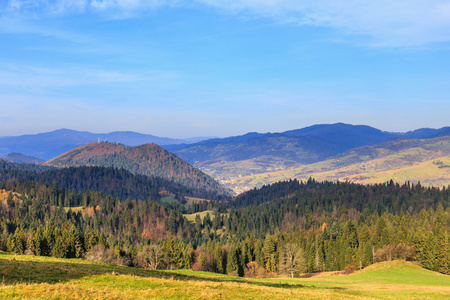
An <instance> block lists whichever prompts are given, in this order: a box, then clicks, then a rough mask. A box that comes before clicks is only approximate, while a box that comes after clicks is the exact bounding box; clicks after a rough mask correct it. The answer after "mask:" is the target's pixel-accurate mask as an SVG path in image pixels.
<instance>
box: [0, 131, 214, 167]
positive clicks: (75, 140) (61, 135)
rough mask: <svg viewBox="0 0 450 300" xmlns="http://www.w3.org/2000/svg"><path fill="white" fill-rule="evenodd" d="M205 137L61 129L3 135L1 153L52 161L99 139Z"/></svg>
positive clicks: (129, 141) (163, 141)
mask: <svg viewBox="0 0 450 300" xmlns="http://www.w3.org/2000/svg"><path fill="white" fill-rule="evenodd" d="M204 139H207V137H195V138H188V139H171V138H165V137H158V136H154V135H150V134H142V133H137V132H132V131H115V132H110V133H91V132H86V131H76V130H70V129H59V130H55V131H52V132H46V133H39V134H30V135H21V136H6V137H0V156H5V155H7V154H9V153H12V152H16V153H20V154H24V155H27V156H32V157H36V158H41V159H44V160H50V159H52V158H54V157H56V156H58V155H60V154H62V153H64V152H67V151H69V150H72V149H74V148H76V147H79V146H82V145H86V144H88V143H92V142H97V141H99V140H100V141H108V142H113V143H120V144H124V145H126V146H138V145H142V144H148V143H156V144H158V145H168V144H181V143H185V144H189V143H195V142H199V141H201V140H204ZM6 159H7V158H6Z"/></svg>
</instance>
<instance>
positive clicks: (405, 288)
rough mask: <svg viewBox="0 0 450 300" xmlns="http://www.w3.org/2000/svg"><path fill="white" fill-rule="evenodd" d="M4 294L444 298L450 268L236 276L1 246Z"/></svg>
mask: <svg viewBox="0 0 450 300" xmlns="http://www.w3.org/2000/svg"><path fill="white" fill-rule="evenodd" d="M0 262H1V263H0V274H1V275H2V276H3V282H2V288H1V290H0V297H1V298H3V299H25V298H26V299H29V298H33V299H50V298H51V299H56V298H58V299H80V298H83V299H99V298H110V299H168V298H174V299H243V298H245V299H448V297H449V295H450V280H449V276H448V275H443V274H438V273H435V272H432V271H429V270H425V269H423V268H421V267H420V266H418V265H416V264H414V263H411V262H406V261H391V262H383V263H379V264H375V265H372V266H370V267H367V268H366V269H363V270H362V271H357V272H355V273H353V274H351V275H347V276H345V275H342V274H340V273H336V272H325V273H319V274H315V275H314V276H305V277H304V278H296V279H289V278H286V277H279V278H239V277H235V276H228V275H220V274H214V273H208V272H196V271H191V270H174V271H152V270H147V269H138V268H130V267H124V266H118V265H112V264H105V263H92V262H87V261H83V260H80V259H57V258H50V257H34V256H25V255H11V254H8V253H0Z"/></svg>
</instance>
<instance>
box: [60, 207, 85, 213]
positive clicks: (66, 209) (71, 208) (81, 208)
mask: <svg viewBox="0 0 450 300" xmlns="http://www.w3.org/2000/svg"><path fill="white" fill-rule="evenodd" d="M64 210H65V211H66V212H68V211H69V210H72V212H74V213H78V212H79V211H82V210H83V206H78V207H64Z"/></svg>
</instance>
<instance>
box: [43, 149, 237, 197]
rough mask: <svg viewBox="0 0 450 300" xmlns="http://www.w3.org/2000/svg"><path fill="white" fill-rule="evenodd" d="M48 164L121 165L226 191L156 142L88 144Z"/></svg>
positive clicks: (178, 181) (140, 171) (137, 173)
mask: <svg viewBox="0 0 450 300" xmlns="http://www.w3.org/2000/svg"><path fill="white" fill-rule="evenodd" d="M46 165H49V166H56V167H69V166H103V167H115V168H123V169H125V170H128V171H130V172H131V173H133V174H136V175H145V176H156V177H161V178H165V179H168V180H171V181H174V182H176V183H178V184H181V185H183V186H186V187H188V188H195V189H201V190H205V191H208V192H210V193H216V194H218V195H219V194H223V195H226V194H229V191H228V190H227V189H226V188H224V187H223V186H221V185H220V183H218V182H217V181H215V180H214V179H213V178H212V177H210V176H208V175H206V174H205V173H203V172H202V171H200V170H198V169H197V168H195V167H193V166H191V165H190V164H189V163H187V162H185V161H183V160H182V159H180V158H178V157H177V156H176V155H175V154H172V153H170V152H168V151H166V150H164V149H163V148H161V147H160V146H158V145H156V144H145V145H140V146H137V147H127V146H124V145H121V144H112V143H105V142H102V143H91V144H88V145H84V146H81V147H78V148H76V149H73V150H71V151H69V152H66V153H64V154H62V155H60V156H58V157H56V158H54V159H52V160H50V161H48V162H47V163H46Z"/></svg>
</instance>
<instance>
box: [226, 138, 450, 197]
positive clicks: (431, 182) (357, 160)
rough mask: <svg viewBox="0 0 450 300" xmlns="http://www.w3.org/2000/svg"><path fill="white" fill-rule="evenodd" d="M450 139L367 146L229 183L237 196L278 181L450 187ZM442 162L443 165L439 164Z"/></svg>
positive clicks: (238, 178)
mask: <svg viewBox="0 0 450 300" xmlns="http://www.w3.org/2000/svg"><path fill="white" fill-rule="evenodd" d="M449 157H450V135H446V136H441V137H437V138H433V139H412V140H407V139H394V140H392V141H388V142H385V143H383V144H380V145H376V146H364V147H359V148H355V149H351V150H349V151H346V152H344V153H342V154H340V155H337V156H334V157H332V158H329V159H327V160H324V161H321V162H317V163H314V164H310V165H304V166H300V167H295V168H290V169H287V170H281V171H275V172H267V173H261V174H254V175H249V176H242V177H236V178H233V179H231V180H228V181H226V182H225V183H226V185H227V186H233V187H234V189H235V191H236V192H241V191H244V190H248V189H251V188H253V187H255V186H261V185H263V184H267V183H273V182H276V181H279V180H286V179H290V178H297V179H299V180H307V179H308V178H309V177H313V178H316V179H317V180H332V181H336V180H340V181H345V180H349V181H352V182H358V183H381V182H385V181H388V180H390V179H394V180H396V181H398V182H404V181H408V180H409V181H411V182H418V181H420V182H421V183H422V184H424V185H428V186H438V187H441V186H443V185H448V184H450V168H447V167H446V165H450V161H449ZM440 162H442V164H441V163H440Z"/></svg>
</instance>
